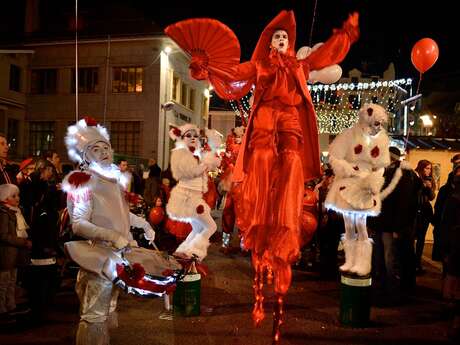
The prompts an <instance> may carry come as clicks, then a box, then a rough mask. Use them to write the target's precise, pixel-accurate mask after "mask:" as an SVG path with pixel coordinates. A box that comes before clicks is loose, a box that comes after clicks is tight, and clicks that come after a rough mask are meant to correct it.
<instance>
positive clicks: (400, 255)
mask: <svg viewBox="0 0 460 345" xmlns="http://www.w3.org/2000/svg"><path fill="white" fill-rule="evenodd" d="M401 157H402V154H401V152H400V150H399V149H398V148H397V147H390V158H391V164H390V165H389V166H388V167H387V168H386V169H385V174H384V177H385V184H384V186H383V189H385V188H387V186H388V185H389V184H390V182H391V181H392V180H393V178H394V176H395V174H396V173H397V171H398V168H399V167H401V168H402V169H401V173H402V175H401V179H400V180H399V182H398V184H397V185H396V187H395V189H394V190H393V192H392V193H390V194H389V195H388V196H387V197H386V198H385V199H384V200H383V202H382V210H381V213H380V215H379V216H378V217H375V218H369V219H368V226H369V228H370V229H372V230H373V231H374V232H375V233H374V236H373V238H374V241H375V247H374V259H375V262H374V273H375V274H376V275H377V281H378V282H379V283H380V284H379V285H380V287H381V288H382V291H381V293H383V294H384V297H386V299H387V301H388V302H389V303H393V302H398V301H400V300H401V293H412V292H413V291H414V289H415V252H414V240H415V224H414V221H415V215H416V212H417V194H418V191H419V190H420V189H421V182H420V179H419V178H418V177H417V175H416V174H415V172H414V171H413V170H412V169H411V168H410V166H409V165H408V164H407V163H406V162H404V161H403V162H401V161H400V159H401Z"/></svg>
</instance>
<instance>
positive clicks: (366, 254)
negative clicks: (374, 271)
mask: <svg viewBox="0 0 460 345" xmlns="http://www.w3.org/2000/svg"><path fill="white" fill-rule="evenodd" d="M355 250H356V251H355V264H354V265H353V267H352V268H351V269H350V272H352V273H356V274H357V275H359V276H365V275H368V274H369V273H370V272H371V261H372V243H371V241H369V240H364V241H362V240H361V241H359V240H358V241H356V249H355Z"/></svg>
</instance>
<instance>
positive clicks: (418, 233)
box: [415, 159, 436, 273]
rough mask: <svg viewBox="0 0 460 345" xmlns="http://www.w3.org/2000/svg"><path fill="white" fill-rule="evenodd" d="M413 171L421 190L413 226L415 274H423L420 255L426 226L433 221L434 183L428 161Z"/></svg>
mask: <svg viewBox="0 0 460 345" xmlns="http://www.w3.org/2000/svg"><path fill="white" fill-rule="evenodd" d="M415 171H416V172H417V173H418V177H419V178H420V180H421V183H422V189H421V190H420V192H419V195H418V198H419V201H418V204H419V205H418V210H417V218H416V226H415V238H416V240H417V243H416V247H415V257H416V260H417V261H416V263H417V267H416V269H417V272H418V273H423V272H424V270H423V268H422V255H423V248H424V246H425V236H426V232H427V230H428V226H429V225H430V223H431V222H432V221H433V207H432V206H431V203H430V202H431V201H432V200H434V198H435V196H436V194H435V190H436V183H435V181H434V179H433V165H432V164H431V162H430V161H428V160H426V159H422V160H421V161H419V162H418V164H417V168H415Z"/></svg>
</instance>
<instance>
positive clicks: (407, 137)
mask: <svg viewBox="0 0 460 345" xmlns="http://www.w3.org/2000/svg"><path fill="white" fill-rule="evenodd" d="M409 135H410V124H409V128H408V129H407V135H406V139H405V140H404V152H406V151H407V142H408V141H409Z"/></svg>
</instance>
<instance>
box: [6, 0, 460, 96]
mask: <svg viewBox="0 0 460 345" xmlns="http://www.w3.org/2000/svg"><path fill="white" fill-rule="evenodd" d="M262 3H263V4H262ZM454 3H455V1H443V0H441V1H439V0H438V1H430V2H424V1H423V2H422V1H404V0H399V1H394V0H386V1H377V0H367V1H364V0H317V9H316V18H315V24H314V27H313V40H312V41H313V44H315V43H317V42H321V41H325V40H326V39H327V38H328V37H329V35H330V34H331V32H332V29H333V28H335V27H340V26H341V25H342V23H343V21H344V20H345V19H346V18H347V16H348V14H349V13H351V12H352V11H358V12H359V13H360V28H361V38H360V40H359V41H358V42H357V43H356V44H355V45H354V46H352V49H351V51H350V53H349V54H348V56H347V58H346V59H345V60H344V61H343V62H342V63H341V66H342V68H343V70H344V73H346V72H347V71H348V70H350V69H352V68H355V67H356V68H358V69H361V70H363V71H365V72H367V73H368V74H376V75H379V74H380V75H381V74H382V73H383V71H384V70H385V69H386V68H387V66H388V64H389V63H390V62H394V63H395V66H396V74H397V78H399V77H417V76H418V72H417V71H416V70H415V68H414V67H413V66H412V64H411V60H410V52H411V49H412V46H413V45H414V44H415V42H417V41H418V40H419V39H421V38H424V37H430V38H432V39H434V40H435V41H436V42H437V43H438V45H439V50H440V56H439V59H438V61H437V63H436V64H435V66H434V67H433V68H432V69H430V70H429V71H428V72H426V73H425V76H424V81H423V83H422V89H423V88H425V89H430V90H431V89H436V90H438V89H439V90H442V89H444V90H448V91H455V90H458V89H460V87H459V86H458V85H460V83H459V82H460V59H459V58H458V56H457V54H456V53H454V51H455V50H458V47H456V45H457V43H458V42H459V38H458V31H459V30H458V22H459V21H460V19H459V18H458V15H457V11H456V10H454ZM114 4H116V5H120V4H121V5H126V6H128V7H130V8H131V9H132V10H133V11H135V12H136V13H138V14H141V15H143V16H144V17H145V18H147V19H148V20H153V21H155V22H156V23H157V24H158V25H160V26H161V27H164V26H166V25H168V24H171V23H174V22H176V21H179V20H182V19H187V18H193V17H211V18H215V19H218V20H220V21H222V22H223V23H225V24H226V25H228V26H229V27H230V28H231V29H232V30H233V31H234V32H235V33H236V35H237V37H238V39H239V40H240V44H241V49H242V60H243V61H244V60H247V59H249V58H250V56H251V54H252V50H253V49H254V47H255V44H256V42H257V39H258V37H259V35H260V33H261V32H262V30H263V28H264V27H265V25H266V24H268V22H269V21H270V20H271V19H272V18H273V17H274V16H276V14H277V13H278V12H279V11H280V10H282V9H293V10H294V12H295V14H296V19H297V35H298V36H297V44H296V45H297V48H299V47H301V46H304V45H308V42H309V37H310V30H311V25H312V16H313V8H314V4H315V0H291V1H269V0H265V1H262V0H260V1H251V0H246V1H239V0H238V1H221V0H220V1H219V0H216V1H213V2H208V1H195V0H189V1H174V0H165V1H162V2H161V3H160V1H156V0H155V1H154V0H124V1H122V0H112V1H108V0H100V1H97V0H79V7H80V10H81V15H82V16H85V15H90V13H91V11H92V10H95V9H96V11H97V13H98V16H99V17H103V16H104V13H103V11H102V12H101V9H104V8H107V7H109V6H113V5H114ZM41 5H42V12H44V14H45V15H47V16H48V17H47V18H46V20H43V26H46V25H48V26H50V27H51V26H52V25H53V22H55V21H56V22H59V20H60V19H62V18H63V17H65V16H71V15H72V11H73V6H74V1H73V0H60V1H57V0H42V1H41ZM403 5H404V6H405V7H406V8H402V6H403ZM2 6H3V8H4V9H5V10H3V11H2V14H0V34H1V35H2V36H3V37H2V38H4V37H5V36H4V35H5V34H7V36H10V37H15V35H16V34H17V33H18V32H20V31H21V30H22V28H23V6H24V0H19V1H8V2H7V3H6V4H2ZM254 6H257V8H254ZM407 7H409V8H407ZM43 9H45V10H43ZM106 20H110V18H107V19H106ZM427 91H428V90H427Z"/></svg>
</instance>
